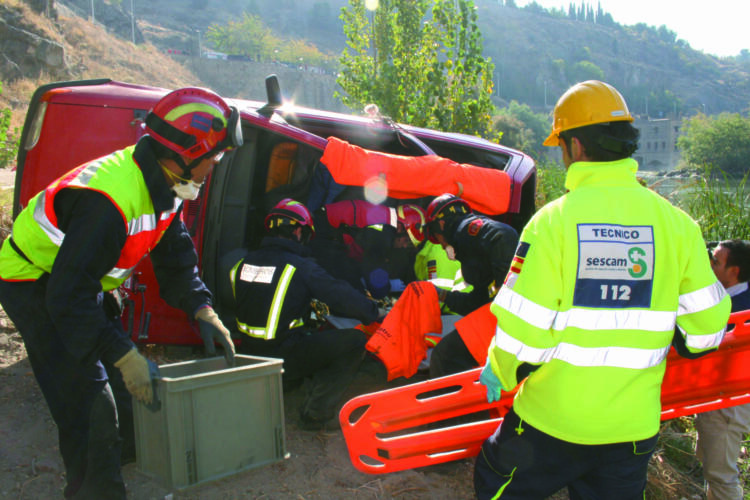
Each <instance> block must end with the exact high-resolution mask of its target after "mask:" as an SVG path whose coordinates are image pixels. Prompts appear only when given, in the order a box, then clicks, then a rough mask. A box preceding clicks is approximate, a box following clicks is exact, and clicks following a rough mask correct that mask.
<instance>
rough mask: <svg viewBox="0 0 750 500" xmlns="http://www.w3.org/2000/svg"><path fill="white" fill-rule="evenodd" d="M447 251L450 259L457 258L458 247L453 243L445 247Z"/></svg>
mask: <svg viewBox="0 0 750 500" xmlns="http://www.w3.org/2000/svg"><path fill="white" fill-rule="evenodd" d="M445 253H446V254H447V255H448V259H450V260H456V249H455V248H453V245H448V246H447V247H445Z"/></svg>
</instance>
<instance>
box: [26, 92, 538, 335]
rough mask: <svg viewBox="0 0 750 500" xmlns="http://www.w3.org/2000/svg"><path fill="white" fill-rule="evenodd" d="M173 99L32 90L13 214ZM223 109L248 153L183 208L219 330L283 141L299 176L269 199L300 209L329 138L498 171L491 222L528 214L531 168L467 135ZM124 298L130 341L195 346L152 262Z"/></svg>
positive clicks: (250, 107)
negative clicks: (503, 200)
mask: <svg viewBox="0 0 750 500" xmlns="http://www.w3.org/2000/svg"><path fill="white" fill-rule="evenodd" d="M168 92H169V90H168V89H162V88H156V87H149V86H144V85H134V84H126V83H121V82H115V81H111V80H106V79H102V80H88V81H80V82H60V83H55V84H50V85H45V86H42V87H40V88H39V89H37V91H36V92H35V94H34V96H33V97H32V100H31V102H30V105H29V111H28V114H27V117H26V122H25V124H24V129H23V132H22V136H21V148H20V150H19V155H18V170H17V175H16V189H15V197H14V216H15V215H17V214H18V212H19V211H20V209H21V208H22V207H23V206H25V205H26V204H27V203H28V200H29V199H30V198H31V197H32V196H33V195H34V194H36V193H37V192H39V191H40V190H41V189H43V188H45V187H46V186H47V185H48V184H49V183H50V182H51V181H53V180H54V179H55V178H57V177H59V176H60V175H62V174H63V173H65V172H67V171H69V170H70V169H72V168H75V167H76V166H78V165H80V164H81V163H84V162H86V161H89V160H92V159H95V158H98V157H100V156H103V155H106V154H109V153H111V152H112V151H115V150H117V149H121V148H123V147H126V146H128V145H131V144H133V143H135V142H136V141H137V139H138V138H139V137H140V136H141V135H142V134H143V126H142V125H143V120H144V119H145V116H146V114H147V112H148V110H150V109H151V108H152V107H153V105H154V104H155V103H156V102H157V101H158V100H159V99H160V98H161V97H162V96H164V95H165V94H166V93H168ZM227 101H228V102H229V104H230V105H233V106H237V108H238V109H239V110H240V116H241V120H242V124H243V134H244V136H245V141H244V145H243V146H242V147H241V148H238V149H237V150H235V151H231V152H230V153H228V154H227V155H225V156H224V159H223V160H222V161H221V163H220V164H219V165H217V167H216V168H215V169H214V171H213V173H212V174H211V175H210V176H209V178H208V179H207V181H206V183H205V186H204V188H203V189H202V191H201V194H200V196H199V198H198V199H197V200H195V201H192V202H185V204H184V208H183V213H182V215H181V216H182V219H183V222H185V224H186V226H187V227H188V230H189V231H190V234H191V236H192V238H193V241H194V243H195V246H196V249H197V250H198V254H199V261H200V271H201V276H202V278H203V280H204V281H205V282H206V284H207V285H208V287H209V289H211V290H212V292H213V293H214V296H215V297H214V299H215V303H216V307H217V310H218V311H219V314H220V315H221V316H222V319H223V320H224V321H225V322H232V321H233V314H232V308H231V306H230V305H229V303H230V302H231V290H229V289H227V287H228V279H227V277H226V273H227V272H228V267H231V264H233V263H234V262H236V260H238V259H239V255H240V254H241V253H242V251H243V249H244V248H246V247H252V246H253V245H256V244H257V243H258V242H259V240H260V238H261V237H262V232H263V229H262V219H263V216H264V214H265V211H266V210H267V209H268V206H267V205H268V204H269V203H270V202H271V201H270V200H273V199H275V198H273V197H270V194H271V192H267V190H264V188H266V187H267V178H268V173H267V169H268V163H269V157H270V155H271V154H272V149H273V146H275V145H276V144H278V143H281V142H286V143H289V142H292V143H295V144H296V145H297V151H298V153H297V158H296V159H295V162H298V163H299V165H302V167H297V169H298V171H297V172H295V175H297V174H299V176H302V178H303V180H302V181H300V182H299V183H298V184H299V185H297V184H295V182H297V181H295V180H293V179H292V180H290V181H289V183H288V184H287V185H286V186H281V188H280V191H279V189H276V191H279V193H276V194H274V196H276V198H278V196H282V195H284V196H285V195H290V196H296V197H297V198H302V201H306V199H305V197H306V196H307V194H308V193H309V189H310V184H312V183H313V179H312V177H313V176H314V175H318V173H319V172H323V173H324V171H325V166H324V165H322V164H320V163H319V162H318V161H317V160H318V159H319V158H320V156H321V155H322V152H323V150H324V149H325V146H326V144H327V140H326V138H327V137H329V136H336V137H339V138H341V139H344V140H346V141H348V142H350V143H352V144H357V145H359V146H362V147H364V148H367V149H372V150H376V151H383V152H387V153H391V154H399V155H405V156H418V155H425V154H437V155H440V156H445V157H447V158H450V159H452V160H454V161H456V162H459V163H472V164H476V165H480V166H485V167H488V168H496V169H502V170H504V171H505V172H507V173H508V174H509V175H510V177H511V180H512V183H511V190H512V192H511V207H510V210H509V212H508V213H506V214H503V215H501V216H500V217H498V218H499V219H500V220H503V221H505V222H508V223H510V224H511V225H514V227H516V228H517V229H518V230H520V229H521V227H522V226H523V224H525V222H526V221H527V220H528V218H529V217H530V216H531V214H532V213H533V204H534V195H535V189H536V185H535V183H536V169H535V166H534V162H533V160H532V159H531V158H530V157H528V156H527V155H525V154H524V153H522V152H520V151H516V150H513V149H510V148H506V147H503V146H500V145H498V144H494V143H491V142H489V141H486V140H484V139H480V138H476V137H472V136H468V135H464V134H453V133H444V132H438V131H434V130H429V129H424V128H419V127H411V126H407V125H401V124H394V123H392V122H390V121H389V120H387V119H382V118H368V117H358V116H350V115H345V114H340V113H332V112H327V111H320V110H314V109H310V108H303V107H293V106H289V105H283V106H281V107H279V108H278V109H275V110H272V111H271V112H270V113H269V112H266V111H264V110H261V108H262V107H263V106H264V104H265V103H262V102H258V101H250V100H242V99H231V98H227ZM259 110H261V111H263V112H259ZM321 169H322V170H321ZM299 172H301V173H299ZM264 181H265V182H264ZM264 184H265V185H264ZM338 187H339V188H340V187H341V186H338ZM347 189H353V188H347ZM272 191H273V190H272ZM232 259H235V260H234V261H233V260H232ZM120 292H121V295H122V299H123V305H124V315H123V324H124V326H125V328H126V330H127V331H128V333H129V334H130V335H131V337H132V338H133V340H134V341H136V342H142V343H156V344H198V343H200V338H199V336H198V333H197V329H196V327H195V324H194V322H192V321H190V318H188V317H187V316H186V314H185V313H184V312H182V311H179V310H177V309H174V308H172V307H170V306H168V305H167V304H166V303H165V302H164V301H163V300H162V299H161V298H160V297H159V293H158V285H157V283H156V280H155V278H154V273H153V269H152V267H151V262H150V259H144V260H143V261H142V262H141V263H140V264H139V265H138V267H137V268H136V270H135V271H134V273H133V275H132V276H131V278H129V279H128V281H126V283H125V284H124V285H123V287H121V289H120Z"/></svg>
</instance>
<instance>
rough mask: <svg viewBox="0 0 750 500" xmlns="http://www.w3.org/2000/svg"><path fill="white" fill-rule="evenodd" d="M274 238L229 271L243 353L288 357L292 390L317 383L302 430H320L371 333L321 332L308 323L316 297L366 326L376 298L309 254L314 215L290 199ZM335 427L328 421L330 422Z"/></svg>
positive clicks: (281, 206) (272, 228) (276, 213)
mask: <svg viewBox="0 0 750 500" xmlns="http://www.w3.org/2000/svg"><path fill="white" fill-rule="evenodd" d="M265 226H266V229H267V231H268V235H267V236H266V237H265V238H263V240H262V241H261V245H260V248H259V249H257V250H254V251H251V252H249V253H248V254H246V255H245V257H244V258H243V259H242V260H240V261H239V262H238V263H237V264H236V265H235V266H234V267H233V268H232V270H231V272H230V279H231V281H232V289H233V291H234V296H235V302H236V311H237V325H236V326H237V329H238V330H239V332H241V333H242V334H244V335H243V337H242V342H241V345H240V347H239V351H240V352H243V353H247V354H254V355H258V356H269V357H276V358H282V359H283V360H284V384H285V385H286V386H287V387H288V386H289V385H294V384H296V383H298V382H299V381H302V380H303V379H305V378H307V377H309V378H310V379H311V382H312V386H311V388H310V390H309V391H308V392H307V394H306V399H305V401H304V402H303V404H302V406H301V408H300V410H299V411H300V420H301V424H300V427H302V428H304V429H307V430H318V429H322V428H324V427H326V426H327V425H326V424H327V423H329V421H330V420H331V419H333V418H334V417H335V416H336V413H337V409H338V408H337V405H338V404H339V402H340V399H341V397H342V395H343V394H344V391H345V390H346V389H347V387H348V385H349V382H351V380H352V378H353V377H354V375H355V373H356V372H357V369H358V368H359V365H360V363H361V362H362V360H363V359H364V356H365V344H366V342H367V339H366V336H365V334H364V333H363V332H362V331H360V330H358V329H331V330H318V329H317V328H312V329H311V328H309V327H306V326H305V320H306V319H307V318H309V317H310V313H311V305H310V304H311V300H312V299H318V300H319V301H321V302H324V303H325V304H326V305H327V306H328V307H329V308H330V310H331V312H334V313H336V314H338V315H341V316H347V317H351V318H355V319H357V320H359V321H361V322H362V323H364V324H369V323H372V322H373V321H375V320H376V319H377V318H378V316H379V310H378V307H377V305H376V303H375V302H374V301H372V300H370V299H368V298H367V297H366V296H365V295H363V294H362V293H360V292H358V291H356V290H355V289H354V288H352V286H351V285H349V284H348V283H346V282H345V281H342V280H338V279H335V278H333V277H332V276H331V275H330V274H328V273H327V272H326V271H325V270H324V269H323V268H322V267H320V266H319V265H318V264H317V263H316V261H315V260H314V259H313V258H312V257H310V256H309V249H308V248H307V246H306V243H307V241H308V240H309V239H310V238H311V237H312V236H314V234H315V228H314V226H313V222H312V218H311V216H310V212H309V211H308V210H307V208H306V207H305V206H304V205H303V204H302V203H299V202H297V201H294V200H291V199H288V198H287V199H284V200H282V201H280V202H279V203H278V204H277V205H276V206H275V207H274V208H273V209H272V210H271V211H270V212H269V214H268V215H267V217H266V219H265ZM328 426H330V423H329V425H328Z"/></svg>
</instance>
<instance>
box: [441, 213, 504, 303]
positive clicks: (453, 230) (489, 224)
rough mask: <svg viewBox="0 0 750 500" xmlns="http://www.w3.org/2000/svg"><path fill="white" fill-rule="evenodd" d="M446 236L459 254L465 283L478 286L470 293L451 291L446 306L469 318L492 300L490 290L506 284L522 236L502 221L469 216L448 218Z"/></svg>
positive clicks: (473, 215)
mask: <svg viewBox="0 0 750 500" xmlns="http://www.w3.org/2000/svg"><path fill="white" fill-rule="evenodd" d="M443 235H444V236H445V239H446V241H447V242H448V244H450V245H451V246H452V247H453V249H454V250H455V251H456V260H457V261H459V262H460V263H461V274H462V275H463V277H464V281H465V282H466V283H468V284H470V285H472V286H473V287H474V288H473V290H472V291H471V292H470V293H461V292H459V291H452V292H449V293H448V295H447V296H446V298H445V305H446V306H447V307H448V308H449V309H450V310H451V311H454V312H456V313H458V314H463V315H466V314H469V313H470V312H471V311H473V310H475V309H477V308H479V307H481V306H483V305H484V304H487V303H488V302H490V301H491V300H492V292H491V291H490V287H491V286H492V285H493V283H494V284H495V285H496V286H500V284H501V283H502V282H503V279H504V278H505V275H506V273H507V272H508V268H509V267H510V263H511V260H512V259H513V251H514V250H515V248H516V245H517V244H518V233H516V230H515V229H513V228H512V227H511V226H509V225H507V224H504V223H502V222H498V221H495V220H493V219H490V218H488V217H485V216H483V215H475V214H469V215H466V216H464V217H452V218H450V219H448V221H447V225H446V228H445V230H444V232H443Z"/></svg>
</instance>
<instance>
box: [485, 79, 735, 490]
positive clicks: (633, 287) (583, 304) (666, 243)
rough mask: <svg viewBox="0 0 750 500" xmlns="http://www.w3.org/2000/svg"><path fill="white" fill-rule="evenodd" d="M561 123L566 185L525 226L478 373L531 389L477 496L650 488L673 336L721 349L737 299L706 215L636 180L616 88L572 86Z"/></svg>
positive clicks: (557, 142)
mask: <svg viewBox="0 0 750 500" xmlns="http://www.w3.org/2000/svg"><path fill="white" fill-rule="evenodd" d="M553 120H554V121H553V126H552V133H551V134H550V135H549V137H548V138H547V139H546V141H545V142H544V144H545V145H546V146H559V147H560V148H561V149H562V157H563V163H564V164H565V166H566V168H567V175H566V180H565V187H566V188H567V189H568V193H567V194H565V195H564V196H562V197H561V198H559V199H558V200H555V201H554V202H552V203H550V204H548V205H546V206H545V207H543V208H542V209H541V210H540V211H539V212H537V213H536V214H535V215H534V217H532V219H531V220H530V221H529V223H528V224H527V225H526V227H525V228H524V230H523V232H522V234H521V240H520V243H519V245H518V249H517V250H516V255H515V258H514V261H513V265H512V266H511V270H510V271H509V273H508V275H507V277H506V279H505V284H504V286H503V287H502V288H501V289H500V292H499V293H498V295H497V296H496V297H495V300H494V301H493V304H492V310H493V313H494V314H495V315H496V316H497V324H498V326H497V331H496V334H495V337H494V339H493V341H492V343H491V345H490V349H489V356H488V360H487V364H486V365H485V367H484V369H483V370H482V374H481V376H480V380H481V382H482V383H483V384H484V385H486V386H487V398H488V400H490V401H492V400H496V399H498V398H499V397H500V392H501V390H510V389H513V388H514V387H516V385H518V384H519V382H520V383H521V387H520V388H519V390H518V393H517V395H516V397H515V400H514V402H513V407H512V408H511V410H510V411H509V412H508V413H507V415H506V416H505V418H504V420H503V422H502V425H501V426H500V427H499V428H498V430H497V431H496V432H495V433H494V434H493V435H492V436H491V437H490V438H488V439H487V441H485V443H484V444H483V445H482V449H481V451H480V453H479V456H478V457H477V461H476V465H475V469H474V485H475V491H476V494H477V497H478V498H480V499H486V498H502V499H521V498H523V499H535V498H536V499H543V498H547V497H548V496H549V495H552V494H554V493H555V492H556V491H558V490H560V489H562V488H565V487H566V486H567V488H568V492H569V494H570V497H571V498H602V499H604V498H606V499H635V498H643V494H644V489H645V485H646V473H647V467H648V461H649V458H650V456H651V454H652V453H653V451H654V446H655V445H656V441H657V437H658V431H659V422H660V411H661V404H660V394H661V383H662V379H663V376H664V370H665V367H666V356H667V352H668V351H669V348H670V345H671V343H672V340H673V337H674V336H675V335H681V336H683V337H684V341H685V344H686V346H687V348H688V350H689V351H690V352H701V351H705V350H709V349H713V348H715V347H717V346H718V345H719V343H720V342H721V340H722V338H723V336H724V332H725V327H726V322H727V318H728V317H729V309H730V300H729V296H728V295H727V294H726V293H725V292H724V288H723V287H722V286H721V283H719V282H718V281H717V279H716V277H715V276H714V273H713V271H712V270H711V266H710V264H709V260H708V256H707V254H706V247H705V243H704V241H703V238H702V236H701V231H700V228H699V227H698V225H697V224H696V223H695V222H694V221H693V220H692V219H691V218H690V217H689V216H688V215H687V214H685V213H684V212H682V211H681V210H679V209H677V208H675V207H674V206H672V205H671V204H670V203H669V202H667V201H666V200H665V199H664V198H662V197H661V196H659V195H658V194H656V193H655V192H653V191H651V190H649V189H648V188H646V187H643V186H641V185H640V184H639V182H638V180H637V179H636V171H637V169H638V164H637V163H636V161H635V160H633V159H632V158H631V155H632V154H633V152H634V151H635V150H636V148H637V141H638V135H639V134H638V130H637V129H635V128H634V127H633V126H632V124H631V122H632V121H633V117H632V116H631V114H630V112H629V111H628V108H627V105H626V103H625V100H624V99H623V97H622V96H621V95H620V93H619V92H618V91H617V90H616V89H615V88H614V87H612V86H610V85H608V84H606V83H603V82H600V81H594V80H591V81H586V82H583V83H579V84H576V85H574V86H573V87H571V88H570V89H569V90H568V91H567V92H565V94H563V95H562V97H560V99H559V100H558V102H557V105H556V107H555V110H554V117H553ZM675 323H676V325H677V326H678V331H675ZM529 372H530V374H529ZM524 377H525V380H523V379H524Z"/></svg>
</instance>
